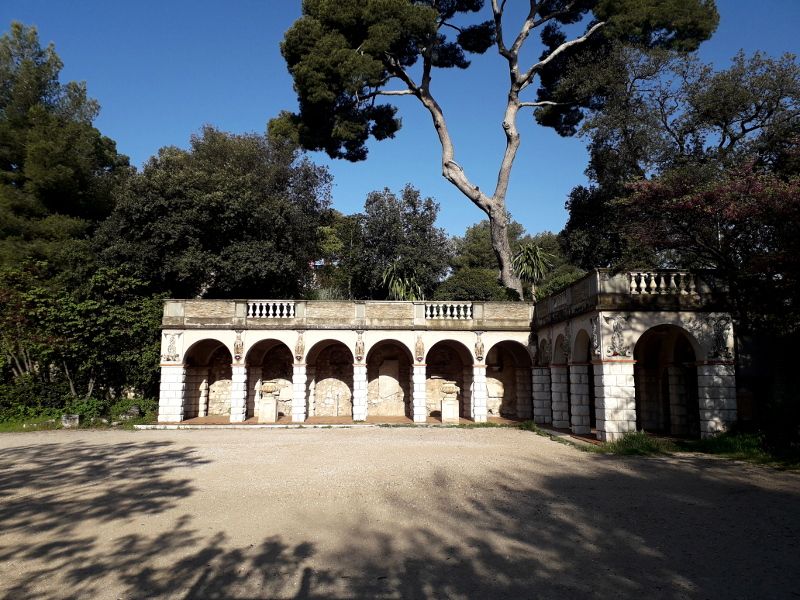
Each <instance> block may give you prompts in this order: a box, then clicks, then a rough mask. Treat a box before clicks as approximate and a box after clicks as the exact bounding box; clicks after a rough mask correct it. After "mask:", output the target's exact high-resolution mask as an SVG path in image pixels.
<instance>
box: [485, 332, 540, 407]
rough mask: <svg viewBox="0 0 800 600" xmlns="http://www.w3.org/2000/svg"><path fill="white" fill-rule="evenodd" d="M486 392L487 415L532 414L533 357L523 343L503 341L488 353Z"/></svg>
mask: <svg viewBox="0 0 800 600" xmlns="http://www.w3.org/2000/svg"><path fill="white" fill-rule="evenodd" d="M486 392H487V401H486V403H487V406H486V410H487V416H489V417H503V418H506V419H529V418H530V417H531V415H532V413H533V399H532V397H531V357H530V354H529V353H528V351H527V349H526V348H525V347H524V346H522V344H520V343H518V342H512V341H502V342H499V343H497V344H495V345H494V346H492V348H491V349H490V350H489V352H488V353H487V355H486Z"/></svg>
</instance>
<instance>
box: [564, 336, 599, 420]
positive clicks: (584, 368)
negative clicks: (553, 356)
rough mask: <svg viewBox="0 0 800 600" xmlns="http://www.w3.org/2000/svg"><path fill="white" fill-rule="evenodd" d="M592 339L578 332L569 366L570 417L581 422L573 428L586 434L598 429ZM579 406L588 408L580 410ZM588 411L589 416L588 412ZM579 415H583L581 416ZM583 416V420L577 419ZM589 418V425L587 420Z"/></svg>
mask: <svg viewBox="0 0 800 600" xmlns="http://www.w3.org/2000/svg"><path fill="white" fill-rule="evenodd" d="M591 352H592V350H591V338H590V337H589V332H587V331H586V330H585V329H580V330H578V333H577V334H576V335H575V341H574V343H573V345H572V357H571V358H572V361H571V363H570V366H569V378H570V415H575V416H576V419H572V417H570V420H572V421H575V420H579V421H581V422H580V423H579V424H578V425H577V426H576V425H575V424H574V423H573V428H576V427H577V428H578V431H582V432H585V431H586V430H585V428H586V427H588V428H589V431H591V430H592V429H596V428H597V401H596V398H595V389H594V365H593V364H592V354H591ZM579 406H588V409H586V408H583V409H582V408H579ZM587 410H588V415H587V412H586V411H587ZM579 413H583V415H580V414H579ZM579 416H582V417H583V418H582V419H577V417H579ZM587 417H588V423H587V420H586V418H587Z"/></svg>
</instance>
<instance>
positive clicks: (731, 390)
mask: <svg viewBox="0 0 800 600" xmlns="http://www.w3.org/2000/svg"><path fill="white" fill-rule="evenodd" d="M697 399H698V403H699V405H700V435H701V436H702V437H704V438H707V437H712V436H714V435H716V434H718V433H722V432H723V431H727V430H728V428H729V427H730V426H731V425H733V424H734V423H735V422H736V374H735V371H734V368H733V364H730V363H718V364H708V365H698V367H697Z"/></svg>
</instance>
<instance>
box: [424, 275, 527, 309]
mask: <svg viewBox="0 0 800 600" xmlns="http://www.w3.org/2000/svg"><path fill="white" fill-rule="evenodd" d="M433 298H434V300H474V301H488V300H499V301H504V300H519V296H518V295H517V293H516V292H515V291H514V290H511V289H509V288H506V287H503V286H502V285H500V282H499V281H498V279H497V271H494V270H492V269H479V268H474V267H465V268H463V269H459V270H458V271H456V272H455V273H453V274H452V275H451V276H450V277H449V278H448V279H445V280H444V281H443V282H442V283H441V285H439V287H438V288H436V291H435V292H434V294H433Z"/></svg>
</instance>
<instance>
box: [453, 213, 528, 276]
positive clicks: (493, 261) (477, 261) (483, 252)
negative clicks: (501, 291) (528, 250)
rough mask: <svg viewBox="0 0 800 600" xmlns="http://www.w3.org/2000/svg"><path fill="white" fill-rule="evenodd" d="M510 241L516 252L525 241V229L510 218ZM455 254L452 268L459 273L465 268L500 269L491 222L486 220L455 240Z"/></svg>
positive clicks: (512, 248)
mask: <svg viewBox="0 0 800 600" xmlns="http://www.w3.org/2000/svg"><path fill="white" fill-rule="evenodd" d="M507 231H508V241H509V244H510V245H511V251H512V252H515V251H516V250H517V249H518V248H519V246H520V244H521V243H522V241H523V235H524V233H525V228H524V227H523V226H522V225H520V224H519V223H517V222H516V221H514V219H512V218H511V216H510V215H509V218H508V230H507ZM453 246H454V252H453V259H452V260H451V261H450V266H451V268H452V269H453V270H455V271H457V270H459V269H463V268H477V269H499V268H500V267H499V264H498V262H497V255H496V254H495V253H494V250H493V249H492V234H491V227H490V225H489V221H488V220H487V219H484V220H482V221H480V222H478V223H475V224H474V225H470V226H469V227H467V230H466V231H465V232H464V236H463V237H457V238H455V239H454V240H453Z"/></svg>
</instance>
